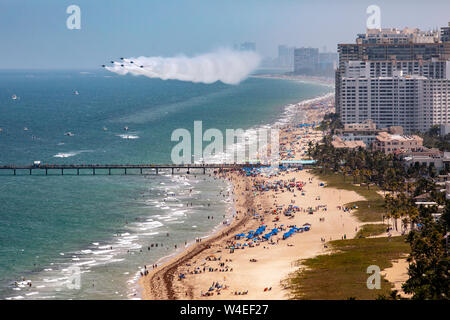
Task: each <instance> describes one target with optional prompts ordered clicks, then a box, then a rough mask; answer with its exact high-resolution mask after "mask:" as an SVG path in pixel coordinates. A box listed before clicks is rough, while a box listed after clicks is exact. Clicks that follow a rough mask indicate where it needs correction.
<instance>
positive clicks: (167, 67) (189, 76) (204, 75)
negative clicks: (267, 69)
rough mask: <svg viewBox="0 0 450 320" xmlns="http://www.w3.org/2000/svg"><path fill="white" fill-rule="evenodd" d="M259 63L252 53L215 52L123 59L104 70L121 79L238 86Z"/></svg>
mask: <svg viewBox="0 0 450 320" xmlns="http://www.w3.org/2000/svg"><path fill="white" fill-rule="evenodd" d="M260 61H261V58H260V56H259V55H258V54H257V53H256V52H253V51H232V50H219V51H217V52H212V53H207V54H202V55H198V56H194V57H186V56H178V57H172V58H164V57H138V58H124V59H123V60H122V61H120V62H117V61H116V62H113V65H112V66H106V67H105V69H107V70H109V71H111V72H115V73H117V74H121V75H124V74H128V73H131V74H133V75H142V76H146V77H149V78H160V79H163V80H168V79H173V80H181V81H191V82H202V83H214V82H216V81H222V82H223V83H226V84H238V83H239V82H241V81H242V80H244V79H245V78H247V76H248V75H249V74H250V73H251V72H252V71H253V70H255V69H256V68H257V67H258V65H259V63H260Z"/></svg>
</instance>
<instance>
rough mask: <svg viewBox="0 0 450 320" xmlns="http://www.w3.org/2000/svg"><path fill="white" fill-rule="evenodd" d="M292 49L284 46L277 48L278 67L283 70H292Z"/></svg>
mask: <svg viewBox="0 0 450 320" xmlns="http://www.w3.org/2000/svg"><path fill="white" fill-rule="evenodd" d="M294 50H295V48H294V47H288V46H285V45H279V46H278V66H279V67H283V68H291V69H292V68H294Z"/></svg>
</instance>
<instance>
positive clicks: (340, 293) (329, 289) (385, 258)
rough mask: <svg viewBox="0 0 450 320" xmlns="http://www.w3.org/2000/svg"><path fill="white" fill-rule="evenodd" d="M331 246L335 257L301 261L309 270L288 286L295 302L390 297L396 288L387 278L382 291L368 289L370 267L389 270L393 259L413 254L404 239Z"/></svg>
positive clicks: (299, 273) (364, 240) (293, 277)
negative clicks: (368, 269) (299, 300)
mask: <svg viewBox="0 0 450 320" xmlns="http://www.w3.org/2000/svg"><path fill="white" fill-rule="evenodd" d="M330 245H331V246H332V249H334V253H331V254H325V255H320V256H317V257H315V258H311V259H306V260H303V261H299V262H301V264H302V265H303V266H304V267H305V268H304V267H302V268H301V269H299V270H297V271H296V272H294V273H293V274H291V276H290V277H289V278H288V279H287V280H286V282H285V283H286V285H287V286H288V287H289V289H290V293H291V299H308V300H311V299H312V300H314V299H338V300H343V299H350V298H356V299H364V300H367V299H376V298H378V296H379V295H385V296H388V295H389V293H390V291H391V288H392V285H391V284H390V283H389V282H388V281H387V280H386V279H384V278H383V277H382V278H381V289H379V290H377V289H373V290H369V289H368V288H367V284H366V282H367V278H368V277H369V276H370V274H367V273H366V270H367V267H368V266H370V265H377V266H379V267H380V269H381V270H383V269H386V268H389V267H391V266H392V263H391V261H392V260H393V259H398V258H400V257H401V256H403V255H404V254H406V253H408V252H409V245H408V244H407V243H405V238H404V237H392V238H390V239H389V238H361V239H351V240H336V241H332V242H330Z"/></svg>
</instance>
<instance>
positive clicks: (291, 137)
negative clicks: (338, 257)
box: [139, 96, 364, 300]
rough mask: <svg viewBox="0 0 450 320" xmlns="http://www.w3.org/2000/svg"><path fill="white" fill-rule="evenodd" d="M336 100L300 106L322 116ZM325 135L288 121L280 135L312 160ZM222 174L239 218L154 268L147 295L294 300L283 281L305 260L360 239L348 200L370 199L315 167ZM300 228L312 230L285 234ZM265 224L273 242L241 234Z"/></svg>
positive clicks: (286, 156) (284, 148)
mask: <svg viewBox="0 0 450 320" xmlns="http://www.w3.org/2000/svg"><path fill="white" fill-rule="evenodd" d="M332 103H333V99H332V98H331V97H330V96H327V97H323V98H322V99H316V100H314V101H313V102H310V103H306V104H305V103H303V104H301V109H302V112H303V116H304V119H307V120H308V122H310V123H312V122H313V121H316V122H318V121H320V119H322V118H323V116H324V115H325V114H326V113H328V112H331V111H332V110H333V109H332ZM299 107H300V104H299ZM321 139H322V132H321V131H318V130H314V129H312V128H311V127H298V126H295V125H291V124H287V125H285V126H284V127H283V128H282V130H281V132H280V155H281V159H282V160H300V159H306V150H307V148H308V143H309V142H311V141H312V142H316V141H319V140H321ZM219 176H220V177H221V178H223V179H228V180H229V181H230V182H231V183H232V184H233V189H234V190H233V192H234V201H235V203H234V205H235V209H236V216H235V218H234V221H233V222H232V223H231V225H230V226H228V227H226V228H224V229H222V230H221V231H220V232H219V233H218V234H215V235H213V236H211V237H209V238H207V239H203V240H202V241H201V242H197V243H195V244H194V245H192V246H191V247H189V248H188V249H186V250H185V251H184V252H182V253H181V254H179V255H177V256H176V257H174V258H173V259H172V260H170V261H168V262H167V263H164V264H163V265H162V266H158V267H156V268H154V269H151V268H150V269H149V271H148V274H147V275H145V276H143V277H142V278H141V279H140V280H139V284H140V286H141V288H143V290H142V298H143V299H152V300H154V299H287V298H289V291H288V290H287V289H286V288H285V286H284V285H283V282H284V280H285V279H286V278H287V277H288V275H289V274H290V273H291V272H294V271H295V270H296V269H297V268H298V267H299V266H298V265H297V261H298V260H300V259H306V258H310V257H314V256H317V255H319V254H322V253H326V252H328V246H327V242H328V241H331V240H337V239H346V238H347V239H350V238H353V237H354V236H355V235H356V233H357V231H358V230H359V228H360V227H361V225H362V224H363V223H361V222H359V221H358V220H357V218H356V217H354V216H353V215H352V214H351V209H350V208H345V204H346V203H349V202H353V201H359V200H364V198H363V197H361V196H360V195H358V194H357V193H356V192H354V191H347V190H339V189H334V188H330V187H328V186H327V185H326V183H324V182H323V181H320V180H318V178H317V177H316V176H314V175H313V174H312V173H311V172H310V170H308V169H304V170H300V169H297V168H290V169H288V170H283V171H280V172H279V173H277V174H276V175H273V176H264V175H261V174H259V175H254V176H247V175H245V174H243V173H242V172H224V173H219ZM267 186H270V187H269V188H268V187H267ZM293 226H295V227H297V228H299V227H305V226H309V227H310V228H309V230H306V229H303V230H301V231H303V232H295V233H293V234H292V235H291V236H290V237H289V238H287V239H283V235H284V234H285V233H286V232H287V231H288V230H290V229H291V228H292V227H293ZM259 227H265V228H266V231H264V232H263V233H262V234H261V235H263V234H266V233H267V232H268V231H269V230H274V229H276V230H277V231H278V233H277V234H275V235H272V236H271V237H270V238H269V240H268V241H252V240H251V239H246V238H245V237H235V236H236V235H238V234H248V233H249V232H250V231H255V230H257V229H258V228H259ZM300 267H301V266H300Z"/></svg>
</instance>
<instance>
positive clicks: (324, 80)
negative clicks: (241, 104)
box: [250, 73, 334, 87]
mask: <svg viewBox="0 0 450 320" xmlns="http://www.w3.org/2000/svg"><path fill="white" fill-rule="evenodd" d="M250 77H252V78H260V79H278V80H299V81H302V82H305V83H314V84H320V85H325V86H332V87H334V79H333V78H328V77H322V76H306V75H295V74H271V73H267V74H264V73H262V74H254V75H251V76H250Z"/></svg>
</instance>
